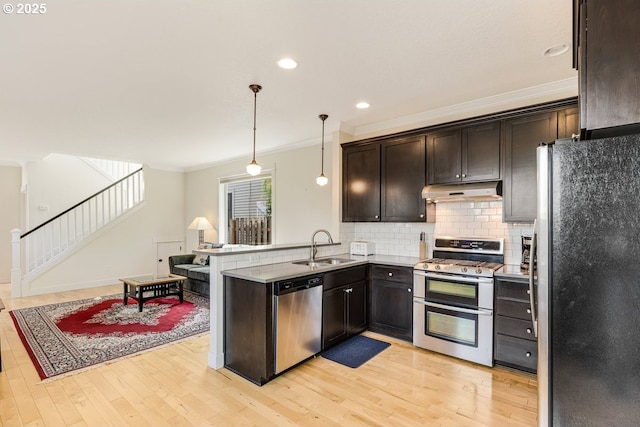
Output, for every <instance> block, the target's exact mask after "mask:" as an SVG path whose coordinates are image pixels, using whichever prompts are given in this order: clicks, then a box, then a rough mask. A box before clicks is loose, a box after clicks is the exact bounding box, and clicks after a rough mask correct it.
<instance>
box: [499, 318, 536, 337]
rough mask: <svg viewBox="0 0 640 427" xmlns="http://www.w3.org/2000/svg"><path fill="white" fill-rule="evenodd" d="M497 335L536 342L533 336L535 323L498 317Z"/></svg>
mask: <svg viewBox="0 0 640 427" xmlns="http://www.w3.org/2000/svg"><path fill="white" fill-rule="evenodd" d="M496 333H498V334H504V335H509V336H512V337H517V338H523V339H526V340H530V341H535V340H536V337H535V335H533V323H531V320H529V321H527V320H520V319H513V318H511V317H504V316H496Z"/></svg>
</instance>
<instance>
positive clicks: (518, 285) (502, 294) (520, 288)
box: [496, 279, 529, 301]
mask: <svg viewBox="0 0 640 427" xmlns="http://www.w3.org/2000/svg"><path fill="white" fill-rule="evenodd" d="M496 297H497V298H510V299H516V300H521V301H529V282H511V281H508V282H507V281H504V280H500V279H498V280H496Z"/></svg>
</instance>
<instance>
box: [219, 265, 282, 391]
mask: <svg viewBox="0 0 640 427" xmlns="http://www.w3.org/2000/svg"><path fill="white" fill-rule="evenodd" d="M272 313H273V285H272V284H271V283H258V282H252V281H249V280H244V279H237V278H232V277H226V276H225V278H224V366H225V368H227V369H229V370H230V371H233V372H235V373H237V374H238V375H240V376H242V377H244V378H246V379H248V380H249V381H251V382H254V383H256V384H259V385H262V384H264V383H266V382H267V381H268V380H269V379H270V378H272V377H273V376H274V370H273V366H274V364H273V315H272Z"/></svg>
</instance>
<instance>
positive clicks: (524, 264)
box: [520, 236, 535, 271]
mask: <svg viewBox="0 0 640 427" xmlns="http://www.w3.org/2000/svg"><path fill="white" fill-rule="evenodd" d="M530 262H531V236H522V258H521V260H520V269H522V270H524V271H528V270H529V265H530ZM534 262H535V259H534Z"/></svg>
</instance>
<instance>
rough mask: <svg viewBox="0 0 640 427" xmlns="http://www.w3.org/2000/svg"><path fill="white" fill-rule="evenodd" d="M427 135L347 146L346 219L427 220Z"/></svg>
mask: <svg viewBox="0 0 640 427" xmlns="http://www.w3.org/2000/svg"><path fill="white" fill-rule="evenodd" d="M425 166H426V159H425V138H424V136H411V137H401V138H391V139H388V140H382V141H377V142H371V143H365V144H362V145H360V144H356V145H346V146H343V150H342V177H343V181H342V185H343V189H342V190H343V191H342V220H343V221H345V222H376V221H383V222H425V221H433V220H434V219H433V218H432V215H433V212H434V209H433V207H431V206H430V210H431V212H432V215H431V218H427V206H426V202H425V201H424V199H422V195H421V192H422V188H423V187H424V185H425V178H426V176H425Z"/></svg>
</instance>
